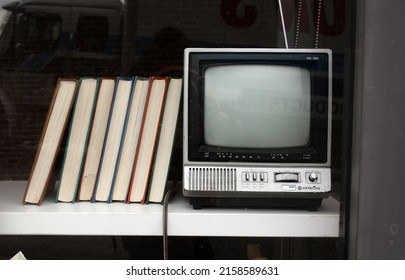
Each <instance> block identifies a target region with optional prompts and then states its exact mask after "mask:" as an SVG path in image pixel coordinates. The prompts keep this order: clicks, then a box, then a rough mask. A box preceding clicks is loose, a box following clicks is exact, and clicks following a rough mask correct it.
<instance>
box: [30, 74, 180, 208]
mask: <svg viewBox="0 0 405 280" xmlns="http://www.w3.org/2000/svg"><path fill="white" fill-rule="evenodd" d="M181 92H182V79H180V78H169V77H151V78H142V77H118V78H106V77H105V78H104V77H103V78H91V77H83V78H81V79H79V80H75V79H59V80H58V83H57V86H56V88H55V90H54V93H53V97H52V101H51V105H50V107H49V111H48V114H47V117H46V121H45V124H44V128H43V131H42V134H41V138H40V141H39V144H38V146H37V151H36V155H35V159H34V163H33V166H32V169H31V173H30V176H29V179H28V183H27V187H26V190H25V194H24V199H23V202H24V203H29V204H38V205H40V204H41V203H42V202H43V200H44V199H45V197H46V195H47V194H48V193H49V192H50V191H52V190H54V188H55V182H57V184H56V188H57V194H56V200H57V202H76V201H92V202H98V201H100V202H112V201H123V202H128V203H130V202H138V203H147V202H156V203H160V202H162V200H163V196H164V192H165V185H166V179H167V176H168V172H169V166H170V159H171V153H172V150H173V145H174V137H175V130H176V123H177V119H178V112H179V107H180V99H181ZM65 134H66V136H67V137H66V138H65V139H66V140H65V141H66V148H65V149H64V153H63V161H62V162H63V163H62V167H61V172H60V173H59V174H60V175H59V176H58V178H56V179H55V178H53V177H54V176H53V175H54V174H55V173H56V172H55V170H54V169H55V164H56V162H57V161H58V154H60V153H59V151H60V150H61V146H62V141H63V139H64V135H65Z"/></svg>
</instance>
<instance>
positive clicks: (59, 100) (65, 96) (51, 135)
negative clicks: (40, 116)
mask: <svg viewBox="0 0 405 280" xmlns="http://www.w3.org/2000/svg"><path fill="white" fill-rule="evenodd" d="M76 88H77V80H71V79H59V80H58V83H57V85H56V87H55V90H54V93H53V96H52V100H51V103H50V106H49V110H48V114H47V116H46V120H45V123H44V127H43V129H42V133H41V137H40V140H39V143H38V146H37V150H36V154H35V159H34V163H33V165H32V168H31V172H30V176H29V179H28V183H27V187H26V190H25V193H24V198H23V202H24V203H32V204H38V205H40V204H41V203H42V202H43V200H44V199H45V196H46V194H47V193H48V192H49V191H52V190H53V188H54V181H53V180H52V177H53V176H52V175H53V173H54V170H53V169H54V166H55V162H56V160H57V158H58V153H59V149H60V145H61V143H62V139H63V136H64V132H65V130H66V127H67V123H68V120H69V116H70V112H71V109H72V106H73V102H74V98H75V95H76Z"/></svg>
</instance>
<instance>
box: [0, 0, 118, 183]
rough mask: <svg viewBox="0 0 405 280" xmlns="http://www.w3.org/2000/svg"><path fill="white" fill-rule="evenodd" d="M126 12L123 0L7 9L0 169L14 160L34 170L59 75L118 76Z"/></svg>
mask: <svg viewBox="0 0 405 280" xmlns="http://www.w3.org/2000/svg"><path fill="white" fill-rule="evenodd" d="M122 9H123V7H122V3H121V2H120V1H119V0H97V1H91V0H22V1H19V2H12V3H9V4H6V5H5V6H4V7H3V10H2V12H1V14H0V15H1V18H0V32H1V37H0V119H1V123H0V143H1V154H2V157H1V159H0V170H4V169H3V168H2V167H3V165H4V166H5V165H7V164H10V162H12V163H13V164H15V165H17V166H20V168H22V166H24V168H30V161H31V160H32V155H33V154H34V150H35V143H36V142H37V140H38V137H39V133H40V132H41V129H42V125H43V121H44V118H45V114H46V112H47V110H48V104H49V101H50V97H51V93H52V91H53V87H54V85H55V81H56V79H57V78H58V77H80V76H101V75H110V76H112V75H118V74H119V72H120V52H121V40H122V38H121V33H122V29H121V27H122ZM1 29H3V30H1ZM11 143H12V145H11ZM6 147H7V148H6ZM3 150H6V151H3ZM1 172H3V171H1ZM19 173H21V174H24V173H25V174H27V172H24V171H23V170H20V171H19ZM0 175H1V174H0ZM3 175H4V174H3Z"/></svg>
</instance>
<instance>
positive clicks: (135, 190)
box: [128, 78, 167, 202]
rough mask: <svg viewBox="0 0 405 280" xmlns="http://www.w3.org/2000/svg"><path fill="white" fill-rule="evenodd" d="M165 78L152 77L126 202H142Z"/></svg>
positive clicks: (154, 143) (144, 195) (161, 106)
mask: <svg viewBox="0 0 405 280" xmlns="http://www.w3.org/2000/svg"><path fill="white" fill-rule="evenodd" d="M166 85H167V78H152V80H151V85H150V92H149V96H148V101H147V105H146V106H147V107H146V112H145V119H144V122H143V126H142V132H141V139H140V143H139V151H138V154H137V156H136V159H135V163H134V170H133V175H132V176H133V177H132V181H131V185H130V190H129V195H128V196H129V197H128V202H144V199H145V197H146V192H147V187H148V183H149V175H150V171H151V166H152V160H153V155H154V152H155V147H156V139H157V135H158V130H159V123H160V120H161V115H162V110H163V104H164V98H165V94H166Z"/></svg>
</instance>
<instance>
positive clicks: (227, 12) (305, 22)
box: [221, 0, 346, 36]
mask: <svg viewBox="0 0 405 280" xmlns="http://www.w3.org/2000/svg"><path fill="white" fill-rule="evenodd" d="M320 1H321V0H310V1H309V2H308V0H302V7H301V8H302V10H301V17H300V31H301V32H303V33H309V32H310V30H311V28H310V25H311V24H312V25H313V26H316V24H317V15H318V7H319V2H320ZM241 2H242V0H222V3H221V15H222V18H223V19H224V21H225V22H226V23H227V24H228V25H230V26H232V27H234V28H248V27H250V26H252V25H253V24H254V23H255V22H256V19H257V13H258V11H257V8H256V7H255V6H253V5H244V6H243V12H244V13H243V15H242V16H241V15H238V13H237V9H238V6H239V5H241ZM308 4H309V5H308ZM321 4H322V5H321V11H320V12H321V13H320V25H319V33H320V34H323V35H327V36H336V35H339V34H341V33H343V31H344V28H345V16H346V15H345V9H346V8H345V7H346V0H333V1H332V2H329V3H328V6H325V1H322V2H321ZM276 5H277V4H276ZM311 6H312V11H310V9H308V7H311ZM326 9H331V11H330V12H328V15H330V17H331V18H327V13H326ZM283 11H284V17H285V22H286V28H287V30H291V27H293V28H295V24H294V23H293V21H294V15H296V13H297V11H298V1H291V0H290V1H284V2H283ZM311 18H312V22H311ZM278 19H279V18H278ZM279 26H280V25H279Z"/></svg>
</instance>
